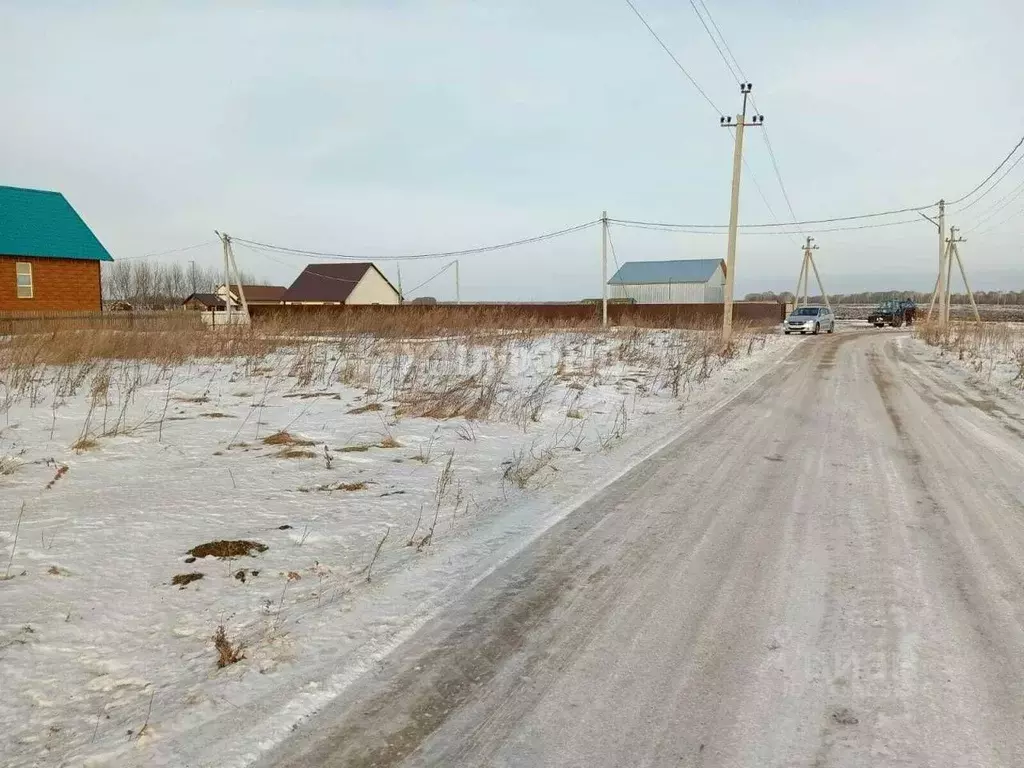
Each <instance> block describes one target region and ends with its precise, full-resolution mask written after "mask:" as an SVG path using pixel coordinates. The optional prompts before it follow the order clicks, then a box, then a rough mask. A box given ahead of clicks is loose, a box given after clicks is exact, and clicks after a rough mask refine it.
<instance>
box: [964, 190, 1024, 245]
mask: <svg viewBox="0 0 1024 768" xmlns="http://www.w3.org/2000/svg"><path fill="white" fill-rule="evenodd" d="M1021 194H1024V181H1022V182H1021V183H1020V184H1018V185H1017V186H1016V187H1014V188H1013V189H1012V190H1010V191H1009V192H1008V193H1007V194H1005V195H1003V196H1002V197H1001V198H1000V199H999V200H998V202H996V203H995V204H994V205H993V206H992V208H990V209H989V210H988V211H987V212H986V213H985V214H983V215H982V216H981V218H980V219H978V220H977V221H976V222H975V223H974V226H973V227H971V228H970V229H967V230H965V231H964V234H965V235H966V234H968V233H970V232H974V231H975V230H976V229H977V228H978V227H980V226H981V225H982V224H984V223H985V222H986V221H989V220H990V219H991V218H992V217H993V216H995V215H996V214H997V213H999V212H1000V211H1002V210H1003V209H1005V208H1007V207H1008V206H1010V205H1012V204H1013V203H1014V201H1016V200H1017V198H1019V197H1020V196H1021ZM1011 218H1012V217H1011Z"/></svg>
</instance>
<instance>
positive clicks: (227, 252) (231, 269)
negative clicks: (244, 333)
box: [217, 232, 249, 325]
mask: <svg viewBox="0 0 1024 768" xmlns="http://www.w3.org/2000/svg"><path fill="white" fill-rule="evenodd" d="M217 236H218V237H219V238H220V241H221V243H222V244H223V246H224V285H225V287H226V289H227V295H226V296H225V297H224V322H225V323H226V324H228V325H230V324H231V276H232V273H233V274H234V277H235V286H236V287H237V288H238V300H239V301H240V302H241V304H242V312H241V315H242V317H243V318H244V319H243V320H242V322H243V323H248V322H249V303H248V302H247V301H246V300H245V289H244V288H243V287H242V279H241V277H239V272H238V264H237V263H236V262H235V252H234V249H233V248H232V247H231V236H230V235H227V234H221V233H220V232H218V233H217Z"/></svg>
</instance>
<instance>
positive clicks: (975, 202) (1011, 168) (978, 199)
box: [956, 154, 1024, 213]
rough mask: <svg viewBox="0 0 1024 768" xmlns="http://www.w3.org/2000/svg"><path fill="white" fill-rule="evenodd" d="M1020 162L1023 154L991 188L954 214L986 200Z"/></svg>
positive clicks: (1023, 157)
mask: <svg viewBox="0 0 1024 768" xmlns="http://www.w3.org/2000/svg"><path fill="white" fill-rule="evenodd" d="M1022 160H1024V154H1021V156H1020V157H1018V158H1017V159H1016V160H1014V161H1013V164H1012V165H1010V167H1009V168H1007V169H1006V170H1005V171H1003V173H1002V175H1001V176H1000V177H999V178H998V179H996V180H995V181H994V182H992V186H990V187H989V188H988V189H986V190H985V191H984V192H982V193H981V194H980V195H978V196H977V197H976V198H974V199H973V200H971V202H969V203H968V204H967V205H965V206H964V207H963V208H961V209H960V210H958V211H956V213H963V212H964V211H967V210H970V209H971V208H972V207H974V206H975V205H976V204H977V203H979V202H981V201H982V200H984V199H985V198H986V197H987V196H988V195H989V194H991V192H992V190H993V189H995V188H996V187H998V186H999V184H1000V183H1001V182H1002V180H1003V179H1005V178H1006V177H1007V175H1008V174H1009V173H1010V172H1011V171H1012V170H1013V169H1014V168H1016V167H1017V166H1018V165H1020V163H1021V161H1022ZM1002 199H1003V200H1005V199H1006V198H1002ZM998 204H999V203H996V205H998Z"/></svg>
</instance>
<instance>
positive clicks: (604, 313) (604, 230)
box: [601, 211, 608, 326]
mask: <svg viewBox="0 0 1024 768" xmlns="http://www.w3.org/2000/svg"><path fill="white" fill-rule="evenodd" d="M601 325H602V326H607V325H608V211H602V212H601Z"/></svg>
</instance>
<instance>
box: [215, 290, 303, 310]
mask: <svg viewBox="0 0 1024 768" xmlns="http://www.w3.org/2000/svg"><path fill="white" fill-rule="evenodd" d="M287 290H288V289H287V288H285V287H284V286H283V285H242V293H243V294H244V296H245V303H246V304H249V305H252V306H254V307H261V306H262V307H268V306H275V305H277V304H280V303H281V301H282V299H283V297H284V293H285V291H287ZM217 295H218V296H220V297H221V299H224V298H225V297H227V296H230V297H231V306H232V308H234V307H241V306H242V300H241V298H240V297H239V295H238V286H237V285H232V286H230V290H229V288H228V286H226V285H218V286H217Z"/></svg>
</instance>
